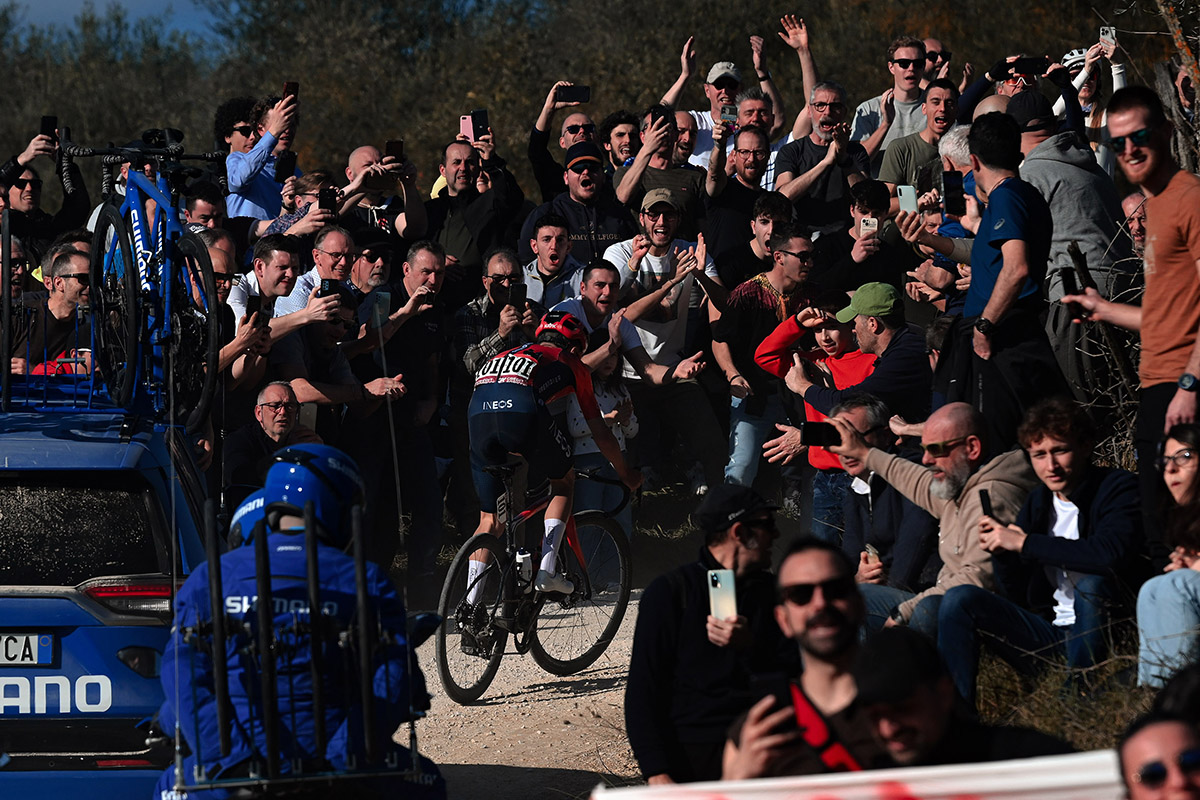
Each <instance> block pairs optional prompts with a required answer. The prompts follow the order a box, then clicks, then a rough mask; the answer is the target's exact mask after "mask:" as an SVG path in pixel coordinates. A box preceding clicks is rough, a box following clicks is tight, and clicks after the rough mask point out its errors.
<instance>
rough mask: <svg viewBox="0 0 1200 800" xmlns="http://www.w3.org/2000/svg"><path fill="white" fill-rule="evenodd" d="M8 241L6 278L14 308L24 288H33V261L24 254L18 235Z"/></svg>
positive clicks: (23, 246) (23, 247)
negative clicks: (8, 267) (7, 272)
mask: <svg viewBox="0 0 1200 800" xmlns="http://www.w3.org/2000/svg"><path fill="white" fill-rule="evenodd" d="M9 241H10V242H11V243H10V245H9V248H10V249H9V259H10V261H9V265H10V268H11V272H10V273H9V279H8V280H9V283H8V292H9V296H10V297H11V298H12V299H13V301H14V303H13V307H14V308H16V307H17V303H18V302H19V301H20V299H21V295H22V294H23V293H24V292H25V291H26V290H28V289H32V288H33V278H32V272H33V269H32V267H33V264H34V262H33V260H32V259H31V258H30V257H29V256H27V255H26V254H25V245H24V244H23V243H22V242H21V240H20V239H19V238H18V237H16V236H14V237H12V239H10V240H9ZM39 288H40V287H39Z"/></svg>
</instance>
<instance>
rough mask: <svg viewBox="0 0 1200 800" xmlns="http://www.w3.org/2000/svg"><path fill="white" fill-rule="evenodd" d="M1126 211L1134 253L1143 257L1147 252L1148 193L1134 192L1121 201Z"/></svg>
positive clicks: (1127, 226)
mask: <svg viewBox="0 0 1200 800" xmlns="http://www.w3.org/2000/svg"><path fill="white" fill-rule="evenodd" d="M1121 210H1122V211H1124V212H1125V227H1126V229H1127V230H1128V231H1129V238H1130V239H1132V240H1133V254H1134V255H1136V256H1137V257H1138V258H1142V257H1143V255H1144V254H1145V252H1146V195H1144V194H1142V193H1141V192H1133V193H1132V194H1128V195H1125V199H1124V200H1122V201H1121Z"/></svg>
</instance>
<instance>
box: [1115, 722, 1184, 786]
mask: <svg viewBox="0 0 1200 800" xmlns="http://www.w3.org/2000/svg"><path fill="white" fill-rule="evenodd" d="M1117 768H1118V770H1119V771H1120V773H1121V783H1122V785H1124V787H1125V796H1126V797H1127V798H1129V800H1160V798H1166V797H1170V798H1179V800H1197V798H1200V733H1197V731H1196V720H1195V719H1192V718H1188V717H1181V716H1175V715H1173V714H1170V713H1166V712H1162V711H1151V712H1149V713H1147V714H1143V715H1142V716H1140V717H1138V718H1137V719H1136V720H1134V721H1133V722H1132V723H1130V725H1129V727H1128V728H1126V729H1125V732H1124V733H1123V734H1121V738H1120V739H1119V740H1118V741H1117Z"/></svg>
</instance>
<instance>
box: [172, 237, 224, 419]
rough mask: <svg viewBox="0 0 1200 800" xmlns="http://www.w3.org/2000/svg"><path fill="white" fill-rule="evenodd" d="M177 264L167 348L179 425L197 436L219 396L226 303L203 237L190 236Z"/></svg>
mask: <svg viewBox="0 0 1200 800" xmlns="http://www.w3.org/2000/svg"><path fill="white" fill-rule="evenodd" d="M173 262H174V273H175V274H174V275H172V276H171V292H172V310H171V329H172V331H173V332H174V337H173V339H172V340H171V343H170V346H169V347H168V349H167V354H168V357H169V358H170V364H169V365H168V366H169V367H170V375H171V377H172V380H173V381H174V384H175V387H174V388H175V401H176V406H177V408H178V410H177V411H176V413H175V414H174V419H173V421H174V422H182V423H185V424H186V427H187V432H188V433H196V432H198V431H199V430H200V429H201V427H202V426H203V425H204V421H205V419H206V418H207V417H208V409H209V406H210V405H211V404H212V400H213V396H214V395H215V394H216V392H217V378H218V373H219V363H218V361H219V355H220V349H221V342H220V312H221V302H220V300H218V299H217V284H216V279H215V277H214V275H213V267H212V259H210V258H209V255H208V248H206V247H205V246H204V243H203V242H202V241H200V237H198V236H196V234H194V233H192V232H190V231H185V232H184V234H183V236H182V237H180V239H179V241H178V242H177V244H176V252H175V257H174V258H173Z"/></svg>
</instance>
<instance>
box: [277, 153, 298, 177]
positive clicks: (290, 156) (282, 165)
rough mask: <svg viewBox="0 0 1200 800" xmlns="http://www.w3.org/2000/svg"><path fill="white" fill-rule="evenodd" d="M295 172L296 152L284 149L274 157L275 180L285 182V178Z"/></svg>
mask: <svg viewBox="0 0 1200 800" xmlns="http://www.w3.org/2000/svg"><path fill="white" fill-rule="evenodd" d="M295 174H296V154H295V152H293V151H291V150H284V151H283V152H282V153H280V154H279V156H278V157H277V158H276V159H275V182H276V183H286V182H287V179H288V178H290V177H292V176H293V175H295Z"/></svg>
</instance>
